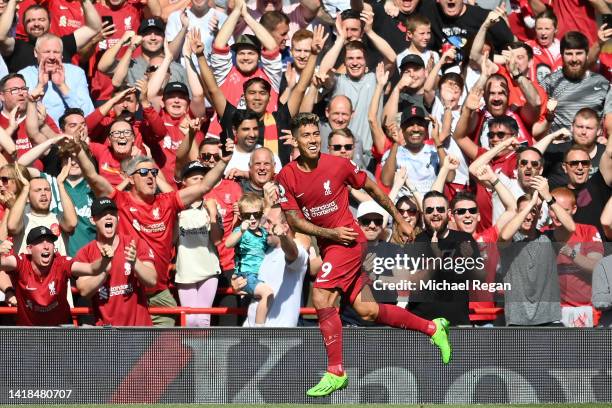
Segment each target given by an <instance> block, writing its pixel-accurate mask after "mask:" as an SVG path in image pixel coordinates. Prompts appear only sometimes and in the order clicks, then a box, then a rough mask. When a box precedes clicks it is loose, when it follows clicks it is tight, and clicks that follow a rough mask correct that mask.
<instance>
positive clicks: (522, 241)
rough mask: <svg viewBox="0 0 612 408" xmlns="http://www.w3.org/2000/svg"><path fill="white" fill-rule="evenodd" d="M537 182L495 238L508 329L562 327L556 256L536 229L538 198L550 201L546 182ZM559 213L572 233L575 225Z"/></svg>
mask: <svg viewBox="0 0 612 408" xmlns="http://www.w3.org/2000/svg"><path fill="white" fill-rule="evenodd" d="M540 181H541V182H540V183H539V184H538V189H537V191H538V192H537V193H535V192H534V193H533V195H532V196H528V195H524V196H522V197H521V198H519V199H518V200H517V207H518V213H517V216H516V217H514V218H512V219H511V220H510V221H509V222H508V223H507V224H506V226H505V227H504V228H503V229H502V230H501V231H500V234H499V237H498V240H499V242H500V243H502V244H501V245H500V255H501V268H500V269H499V275H500V279H501V280H503V282H504V283H508V284H510V288H511V289H510V290H506V291H505V292H504V315H505V320H506V325H507V326H544V325H546V326H560V325H561V323H560V322H561V303H560V302H561V298H560V292H559V278H558V276H557V263H556V262H555V261H554V260H555V258H556V255H555V253H554V250H553V246H552V244H551V241H550V239H549V238H548V237H547V236H546V235H545V234H542V233H541V232H540V231H539V230H538V228H537V220H538V218H539V217H540V205H539V200H538V196H540V197H541V199H542V200H543V201H545V202H548V201H551V199H552V198H551V197H552V196H551V195H550V192H549V191H548V182H547V181H546V179H543V178H542V179H541V180H540ZM552 205H555V206H557V205H558V204H554V203H553V204H552ZM552 205H551V206H552ZM557 208H559V207H557ZM559 209H560V211H559V212H558V213H556V214H557V215H562V216H563V215H565V217H564V218H562V219H563V224H564V226H565V227H566V228H567V229H568V230H569V231H571V232H573V231H574V230H575V225H574V222H573V221H572V219H571V216H570V215H569V214H567V213H565V211H564V210H563V209H561V208H559ZM504 243H505V244H504Z"/></svg>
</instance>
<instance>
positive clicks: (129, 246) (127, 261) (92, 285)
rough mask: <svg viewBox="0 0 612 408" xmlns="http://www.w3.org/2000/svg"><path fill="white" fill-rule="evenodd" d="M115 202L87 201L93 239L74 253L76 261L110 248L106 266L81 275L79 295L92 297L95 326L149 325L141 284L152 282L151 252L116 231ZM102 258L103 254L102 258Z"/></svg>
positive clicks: (88, 259)
mask: <svg viewBox="0 0 612 408" xmlns="http://www.w3.org/2000/svg"><path fill="white" fill-rule="evenodd" d="M117 213H118V210H117V206H116V205H115V203H114V202H113V201H112V200H110V199H108V198H101V199H100V198H98V199H96V200H95V201H94V202H93V203H92V205H91V217H92V221H93V223H94V224H95V227H96V239H95V240H93V241H91V242H90V243H89V244H87V245H86V246H85V247H83V248H82V249H81V250H79V253H78V254H77V256H76V258H75V260H76V261H77V262H85V263H92V262H94V261H96V260H98V259H100V257H101V256H102V257H104V256H105V254H104V252H103V251H104V249H105V248H112V252H113V257H112V258H111V261H110V264H109V266H108V268H105V269H103V271H102V272H101V273H100V274H98V275H95V276H81V277H80V278H79V279H77V288H78V289H79V292H80V293H81V296H92V297H93V311H94V315H95V317H96V325H98V326H151V325H152V323H151V317H150V316H149V311H148V310H147V297H146V295H145V292H144V287H153V286H155V280H156V274H155V266H154V263H155V256H154V255H153V252H152V251H151V248H149V246H148V245H147V244H145V242H144V241H143V240H141V239H135V238H134V237H132V236H129V235H124V234H121V233H118V232H117V228H118V224H119V218H118V216H117ZM103 259H104V258H103Z"/></svg>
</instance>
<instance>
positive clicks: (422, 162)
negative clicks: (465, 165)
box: [381, 106, 446, 194]
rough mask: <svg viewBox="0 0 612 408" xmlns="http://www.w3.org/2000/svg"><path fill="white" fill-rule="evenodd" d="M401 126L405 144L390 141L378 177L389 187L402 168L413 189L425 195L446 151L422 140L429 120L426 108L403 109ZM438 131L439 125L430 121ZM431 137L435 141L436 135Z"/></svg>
mask: <svg viewBox="0 0 612 408" xmlns="http://www.w3.org/2000/svg"><path fill="white" fill-rule="evenodd" d="M400 125H401V128H402V134H403V136H404V140H405V143H406V144H405V145H404V146H400V145H399V144H398V143H393V147H391V150H389V151H388V152H387V153H385V155H384V156H383V158H382V165H383V168H382V174H381V180H382V182H383V184H384V185H385V186H387V187H390V186H391V184H392V183H393V176H394V175H395V172H396V171H397V170H399V169H400V168H402V167H405V168H406V169H408V174H410V180H411V181H412V183H413V184H414V186H415V187H416V190H417V191H418V192H419V193H421V194H425V193H427V192H428V191H430V190H431V186H432V184H433V182H434V181H435V180H436V175H437V174H438V171H439V169H440V163H442V162H443V161H444V157H446V153H445V152H444V149H438V148H437V147H434V146H431V145H429V144H425V143H424V142H425V140H426V139H428V138H429V130H428V126H429V123H428V120H427V119H426V116H425V111H424V110H423V109H421V108H420V107H417V106H412V107H408V108H406V110H404V112H402V120H401V124H400ZM438 131H439V125H437V124H436V123H435V122H433V132H438ZM432 137H434V140H435V139H436V137H437V135H436V136H433V135H432ZM436 150H437V152H436Z"/></svg>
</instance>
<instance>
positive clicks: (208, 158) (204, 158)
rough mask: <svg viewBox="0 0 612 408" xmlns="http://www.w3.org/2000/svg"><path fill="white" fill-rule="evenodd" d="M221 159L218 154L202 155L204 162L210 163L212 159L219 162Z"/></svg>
mask: <svg viewBox="0 0 612 408" xmlns="http://www.w3.org/2000/svg"><path fill="white" fill-rule="evenodd" d="M220 158H221V156H220V155H218V154H217V153H215V154H212V153H202V154H201V155H200V159H201V160H202V161H210V159H213V160H214V161H219V159H220Z"/></svg>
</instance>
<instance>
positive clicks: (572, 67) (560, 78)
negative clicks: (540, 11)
mask: <svg viewBox="0 0 612 408" xmlns="http://www.w3.org/2000/svg"><path fill="white" fill-rule="evenodd" d="M588 52H589V41H588V39H587V37H586V36H585V35H584V34H583V33H581V32H577V31H571V32H568V33H567V34H565V35H564V36H563V38H562V39H561V55H562V58H563V67H562V69H561V70H558V71H555V72H553V73H552V74H550V75H549V76H547V77H546V78H544V79H543V80H542V82H541V84H542V87H543V88H544V89H545V90H546V93H547V94H548V96H549V97H550V98H554V99H555V100H556V101H557V106H556V109H555V110H554V112H551V114H550V115H548V116H547V121H548V122H549V123H550V126H551V129H552V130H557V129H559V128H562V127H564V128H569V127H570V125H571V124H572V121H573V119H574V117H575V116H576V112H578V111H579V110H580V109H582V108H584V107H589V108H591V109H593V110H594V111H595V112H597V115H598V116H601V115H602V114H607V113H608V112H611V111H612V98H611V97H609V96H608V95H609V93H608V89H609V88H610V83H609V82H608V80H607V79H606V78H604V77H603V76H601V75H599V74H596V73H593V72H589V71H588V70H587V68H588V67H587V54H588Z"/></svg>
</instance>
